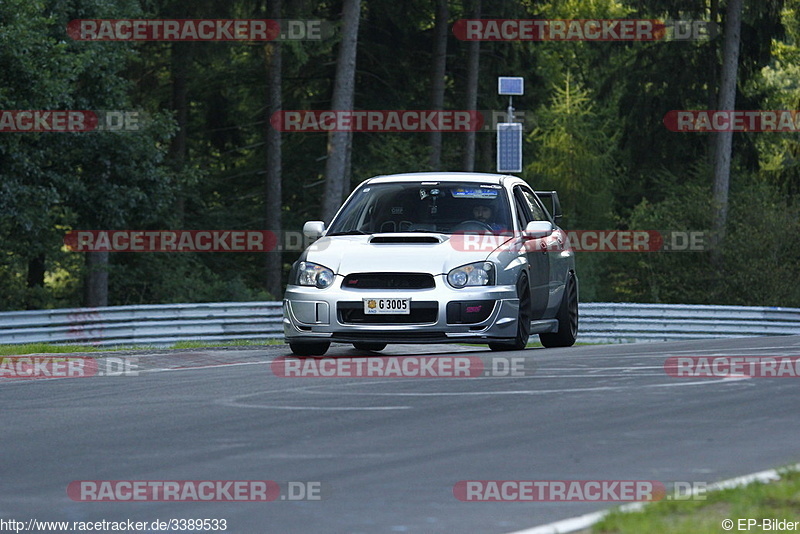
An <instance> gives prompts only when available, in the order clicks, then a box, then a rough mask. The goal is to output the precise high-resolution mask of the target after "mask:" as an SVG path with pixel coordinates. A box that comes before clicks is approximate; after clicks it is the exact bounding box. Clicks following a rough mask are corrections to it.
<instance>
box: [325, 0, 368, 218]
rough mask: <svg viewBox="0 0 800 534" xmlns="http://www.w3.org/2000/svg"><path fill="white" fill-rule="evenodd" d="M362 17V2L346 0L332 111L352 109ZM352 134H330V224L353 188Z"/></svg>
mask: <svg viewBox="0 0 800 534" xmlns="http://www.w3.org/2000/svg"><path fill="white" fill-rule="evenodd" d="M360 18H361V1H360V0H344V8H343V10H342V42H341V43H340V44H339V56H338V59H337V61H336V79H335V81H334V85H333V100H332V102H331V109H333V110H351V109H353V93H354V91H355V76H356V50H357V45H358V24H359V20H360ZM349 137H350V133H349V132H333V131H332V132H330V133H329V134H328V159H327V160H326V162H325V197H324V198H323V199H322V218H323V219H324V220H325V221H326V222H330V221H331V219H333V216H334V215H335V214H336V210H337V209H339V206H340V205H341V203H342V200H343V199H344V195H345V193H347V192H348V191H349V190H350V188H349V187H348V186H349V181H350V180H349V176H347V174H346V171H347V147H348V144H349V143H348V140H349Z"/></svg>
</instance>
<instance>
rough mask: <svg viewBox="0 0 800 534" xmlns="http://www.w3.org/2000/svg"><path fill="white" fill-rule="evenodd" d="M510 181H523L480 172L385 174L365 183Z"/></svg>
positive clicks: (509, 176) (484, 182)
mask: <svg viewBox="0 0 800 534" xmlns="http://www.w3.org/2000/svg"><path fill="white" fill-rule="evenodd" d="M509 180H512V181H517V180H518V181H523V180H522V179H521V178H519V177H517V176H511V175H507V174H490V173H482V172H407V173H402V174H386V175H382V176H375V177H374V178H370V179H368V180H366V181H365V183H370V184H385V183H397V182H419V181H425V182H475V183H482V184H498V185H503V184H504V183H506V182H508V181H509Z"/></svg>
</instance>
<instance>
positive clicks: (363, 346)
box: [353, 343, 386, 352]
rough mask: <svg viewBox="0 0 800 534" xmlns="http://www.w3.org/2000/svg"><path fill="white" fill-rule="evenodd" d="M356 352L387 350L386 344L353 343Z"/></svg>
mask: <svg viewBox="0 0 800 534" xmlns="http://www.w3.org/2000/svg"><path fill="white" fill-rule="evenodd" d="M353 347H355V349H356V350H371V351H375V352H377V351H379V350H383V349H385V348H386V343H353Z"/></svg>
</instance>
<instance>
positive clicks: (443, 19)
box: [430, 0, 450, 171]
mask: <svg viewBox="0 0 800 534" xmlns="http://www.w3.org/2000/svg"><path fill="white" fill-rule="evenodd" d="M449 16H450V11H449V9H448V7H447V0H438V1H437V2H436V23H435V25H434V40H433V61H432V62H431V64H432V67H431V109H435V110H441V109H444V90H445V76H446V75H447V33H448V25H447V19H448V18H449ZM430 143H431V159H430V166H431V169H433V170H435V171H438V170H439V169H440V167H441V166H442V132H431V133H430Z"/></svg>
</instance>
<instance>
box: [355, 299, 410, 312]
mask: <svg viewBox="0 0 800 534" xmlns="http://www.w3.org/2000/svg"><path fill="white" fill-rule="evenodd" d="M409 313H411V299H364V315H381V314H392V315H408V314H409Z"/></svg>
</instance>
